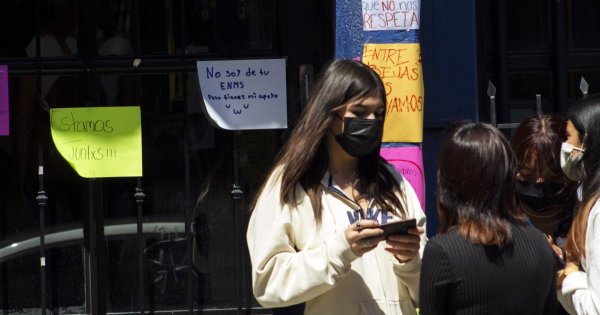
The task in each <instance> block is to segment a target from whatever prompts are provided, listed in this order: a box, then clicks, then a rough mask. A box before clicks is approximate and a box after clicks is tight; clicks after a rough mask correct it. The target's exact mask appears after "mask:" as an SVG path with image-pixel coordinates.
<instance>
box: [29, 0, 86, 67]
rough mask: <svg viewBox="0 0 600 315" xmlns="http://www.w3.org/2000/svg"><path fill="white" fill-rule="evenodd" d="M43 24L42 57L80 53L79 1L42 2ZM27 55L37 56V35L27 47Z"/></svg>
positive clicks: (58, 0)
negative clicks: (78, 28) (78, 38)
mask: <svg viewBox="0 0 600 315" xmlns="http://www.w3.org/2000/svg"><path fill="white" fill-rule="evenodd" d="M41 5H42V9H41V10H40V11H41V14H42V20H43V21H45V22H46V23H44V24H43V25H42V29H41V34H40V54H41V55H40V56H41V57H68V56H75V55H77V54H78V51H77V49H78V47H77V19H78V14H77V1H75V0H52V1H47V0H45V1H43V2H42V4H41ZM26 54H27V57H35V56H37V44H36V38H35V36H34V37H33V38H31V40H30V42H29V44H28V45H27V48H26Z"/></svg>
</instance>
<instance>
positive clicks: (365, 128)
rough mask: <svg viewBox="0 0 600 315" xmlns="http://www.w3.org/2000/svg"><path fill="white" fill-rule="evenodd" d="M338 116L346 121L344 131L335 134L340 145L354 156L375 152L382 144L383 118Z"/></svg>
mask: <svg viewBox="0 0 600 315" xmlns="http://www.w3.org/2000/svg"><path fill="white" fill-rule="evenodd" d="M336 117H337V118H338V119H340V120H342V121H343V122H344V131H343V132H342V133H341V134H339V135H336V136H335V140H337V142H338V143H339V144H340V146H341V147H342V148H343V149H344V151H346V153H348V154H349V155H351V156H353V157H361V156H365V155H368V154H369V153H371V152H373V150H375V148H377V146H379V145H380V144H381V136H382V134H383V120H382V119H363V118H355V117H344V119H342V118H340V117H339V116H337V115H336Z"/></svg>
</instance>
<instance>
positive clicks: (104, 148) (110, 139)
mask: <svg viewBox="0 0 600 315" xmlns="http://www.w3.org/2000/svg"><path fill="white" fill-rule="evenodd" d="M50 126H51V127H50V129H51V133H52V140H53V141H54V145H55V146H56V148H57V149H58V152H60V154H61V155H62V156H63V158H65V159H66V160H67V162H69V164H71V166H72V167H73V169H75V171H76V172H77V173H78V174H79V176H81V177H86V178H96V177H137V176H142V124H141V118H140V108H139V107H138V106H124V107H74V108H53V109H51V110H50Z"/></svg>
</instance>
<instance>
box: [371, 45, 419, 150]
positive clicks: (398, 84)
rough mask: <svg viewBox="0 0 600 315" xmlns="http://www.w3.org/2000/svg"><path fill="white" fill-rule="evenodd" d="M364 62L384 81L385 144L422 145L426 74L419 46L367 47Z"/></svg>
mask: <svg viewBox="0 0 600 315" xmlns="http://www.w3.org/2000/svg"><path fill="white" fill-rule="evenodd" d="M362 62H363V63H365V64H366V65H368V66H369V67H371V68H372V69H373V70H375V72H377V74H379V76H380V77H381V79H382V80H383V83H384V85H385V93H386V96H387V103H388V104H387V112H386V117H385V123H384V125H383V142H423V72H422V68H421V49H420V47H419V44H418V43H417V44H405V43H397V44H365V45H364V50H363V56H362Z"/></svg>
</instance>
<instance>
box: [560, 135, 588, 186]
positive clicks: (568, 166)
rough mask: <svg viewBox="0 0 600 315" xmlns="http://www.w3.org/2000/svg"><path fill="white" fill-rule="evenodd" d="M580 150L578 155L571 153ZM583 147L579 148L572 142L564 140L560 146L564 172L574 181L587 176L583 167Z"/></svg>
mask: <svg viewBox="0 0 600 315" xmlns="http://www.w3.org/2000/svg"><path fill="white" fill-rule="evenodd" d="M574 149H575V150H579V153H578V154H576V155H571V153H572V152H573V150H574ZM583 152H585V150H583V148H577V147H575V146H573V145H572V144H570V143H566V142H563V144H562V146H561V147H560V167H561V168H562V170H563V173H565V175H567V177H568V178H569V179H570V180H572V181H576V182H579V181H582V180H583V179H584V178H585V170H584V169H583V161H581V159H582V158H583Z"/></svg>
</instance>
